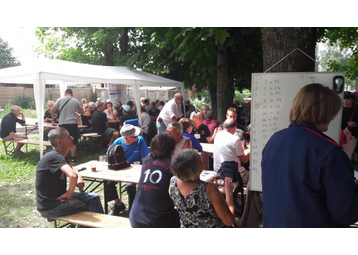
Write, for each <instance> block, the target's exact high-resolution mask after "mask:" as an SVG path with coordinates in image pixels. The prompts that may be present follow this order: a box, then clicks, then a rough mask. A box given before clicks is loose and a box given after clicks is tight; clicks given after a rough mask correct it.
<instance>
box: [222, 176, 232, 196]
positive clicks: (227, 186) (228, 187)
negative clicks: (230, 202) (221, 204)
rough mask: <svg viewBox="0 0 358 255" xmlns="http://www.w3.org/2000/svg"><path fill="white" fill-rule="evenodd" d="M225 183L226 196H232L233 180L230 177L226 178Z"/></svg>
mask: <svg viewBox="0 0 358 255" xmlns="http://www.w3.org/2000/svg"><path fill="white" fill-rule="evenodd" d="M224 181H225V183H224V191H225V194H226V195H228V194H232V192H233V190H234V186H233V185H232V178H229V177H225V180H224Z"/></svg>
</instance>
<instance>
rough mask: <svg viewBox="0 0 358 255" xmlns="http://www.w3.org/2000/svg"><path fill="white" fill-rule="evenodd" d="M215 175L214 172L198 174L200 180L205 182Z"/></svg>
mask: <svg viewBox="0 0 358 255" xmlns="http://www.w3.org/2000/svg"><path fill="white" fill-rule="evenodd" d="M216 174H217V173H216V172H215V171H206V172H203V173H201V174H200V180H202V181H207V180H209V179H210V178H211V177H213V176H215V175H216Z"/></svg>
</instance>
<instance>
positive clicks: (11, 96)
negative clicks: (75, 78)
mask: <svg viewBox="0 0 358 255" xmlns="http://www.w3.org/2000/svg"><path fill="white" fill-rule="evenodd" d="M72 91H73V97H74V98H76V99H78V100H81V99H82V98H85V99H87V102H90V101H92V97H93V92H92V88H90V87H88V88H72ZM60 96H61V95H60V89H59V88H46V89H45V102H47V101H48V100H53V101H56V99H57V98H59V97H60ZM19 97H31V98H34V89H33V88H28V87H26V86H23V87H1V86H0V106H1V107H3V108H5V106H6V105H7V104H8V103H10V104H12V105H16V104H17V100H16V99H17V98H19Z"/></svg>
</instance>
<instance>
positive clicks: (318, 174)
mask: <svg viewBox="0 0 358 255" xmlns="http://www.w3.org/2000/svg"><path fill="white" fill-rule="evenodd" d="M341 107H342V100H341V98H340V97H339V96H338V95H337V93H336V92H335V91H333V90H331V89H329V88H328V87H325V86H323V85H321V84H309V85H306V86H305V87H303V88H302V89H301V90H300V91H299V92H298V94H297V95H296V97H295V99H294V101H293V105H292V108H291V112H290V122H291V124H290V126H289V127H288V128H286V129H283V130H281V131H279V132H276V133H275V134H274V135H273V136H272V137H271V138H270V140H269V141H268V143H267V145H266V146H265V148H264V150H263V152H262V162H261V166H262V195H263V222H264V227H310V228H313V227H345V226H349V225H350V224H352V223H354V222H356V221H357V220H358V194H357V191H356V185H355V182H354V177H353V168H352V165H351V163H350V160H349V158H348V157H347V155H346V154H345V153H344V152H343V150H342V148H341V147H340V146H339V145H338V144H337V143H336V142H335V141H334V140H333V139H331V138H330V137H328V136H326V135H325V134H323V132H325V131H327V129H328V125H329V123H330V122H331V121H332V119H333V118H334V117H336V115H337V114H338V112H339V110H340V109H341Z"/></svg>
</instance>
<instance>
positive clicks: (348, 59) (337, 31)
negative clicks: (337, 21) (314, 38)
mask: <svg viewBox="0 0 358 255" xmlns="http://www.w3.org/2000/svg"><path fill="white" fill-rule="evenodd" d="M320 41H321V42H324V43H327V44H329V45H330V46H332V47H336V52H340V53H341V55H342V56H341V57H338V58H333V59H330V60H329V61H327V69H328V70H327V71H344V72H346V77H347V79H348V80H353V81H355V79H356V77H357V76H358V47H357V45H358V28H356V27H343V28H342V27H340V28H338V27H337V28H327V29H326V30H325V33H324V36H323V37H322V38H321V39H320ZM336 55H337V54H336ZM338 55H339V53H338Z"/></svg>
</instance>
